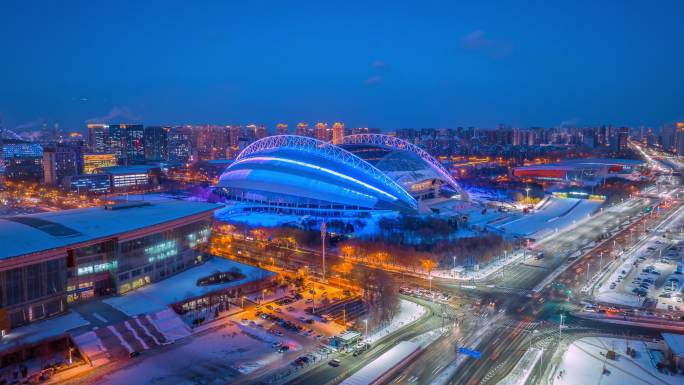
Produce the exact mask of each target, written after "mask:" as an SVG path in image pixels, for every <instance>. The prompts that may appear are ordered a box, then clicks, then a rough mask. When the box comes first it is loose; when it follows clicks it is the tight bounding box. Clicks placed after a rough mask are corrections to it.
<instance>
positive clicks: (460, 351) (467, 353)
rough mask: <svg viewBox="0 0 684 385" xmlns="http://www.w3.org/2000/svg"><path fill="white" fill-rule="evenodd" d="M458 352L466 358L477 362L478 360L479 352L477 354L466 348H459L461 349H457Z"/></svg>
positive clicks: (475, 351)
mask: <svg viewBox="0 0 684 385" xmlns="http://www.w3.org/2000/svg"><path fill="white" fill-rule="evenodd" d="M458 352H459V353H461V354H465V355H467V356H471V357H473V358H475V359H477V360H479V359H480V352H478V351H477V350H470V349H468V348H463V347H461V348H458Z"/></svg>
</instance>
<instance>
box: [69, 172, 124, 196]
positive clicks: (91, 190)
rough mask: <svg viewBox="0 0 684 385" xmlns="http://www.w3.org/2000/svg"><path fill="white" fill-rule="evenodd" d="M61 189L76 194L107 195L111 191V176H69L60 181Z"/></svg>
mask: <svg viewBox="0 0 684 385" xmlns="http://www.w3.org/2000/svg"><path fill="white" fill-rule="evenodd" d="M62 189H63V190H66V191H70V192H74V193H77V194H107V193H109V192H111V190H112V180H111V175H109V174H83V175H69V176H66V177H64V178H63V179H62Z"/></svg>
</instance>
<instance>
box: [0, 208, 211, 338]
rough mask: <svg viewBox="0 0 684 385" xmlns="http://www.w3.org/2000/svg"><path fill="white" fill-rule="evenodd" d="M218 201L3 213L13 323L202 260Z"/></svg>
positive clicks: (5, 305)
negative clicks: (6, 215)
mask: <svg viewBox="0 0 684 385" xmlns="http://www.w3.org/2000/svg"><path fill="white" fill-rule="evenodd" d="M216 208H217V206H216V205H212V204H207V203H196V202H186V201H176V200H169V201H155V202H154V203H150V202H129V203H122V204H117V205H110V206H106V207H94V208H86V209H76V210H64V211H57V212H50V213H40V214H32V215H25V216H17V217H9V218H4V219H0V242H1V243H2V244H3V245H4V246H3V247H2V248H1V249H0V260H1V261H2V263H0V308H2V311H3V312H4V313H5V315H6V317H7V319H8V322H7V324H6V325H3V326H2V327H3V329H5V332H7V328H8V327H9V328H16V327H18V326H21V325H25V324H28V323H31V322H34V321H38V320H41V319H45V318H48V317H52V316H55V315H59V314H62V313H65V312H66V311H67V309H68V302H73V301H78V300H82V299H86V298H90V297H93V296H98V295H106V294H110V293H119V294H123V293H127V292H129V291H131V290H135V289H137V288H139V287H142V286H145V285H147V284H150V283H152V282H155V281H159V280H162V279H164V278H167V277H169V276H172V275H174V274H176V273H178V272H180V271H183V270H185V269H187V268H189V267H192V266H194V265H195V264H196V263H197V262H198V261H201V250H202V249H203V248H204V247H206V244H207V242H208V240H209V235H210V232H211V223H212V217H213V216H212V213H213V210H214V209H216Z"/></svg>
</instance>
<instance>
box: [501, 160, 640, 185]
mask: <svg viewBox="0 0 684 385" xmlns="http://www.w3.org/2000/svg"><path fill="white" fill-rule="evenodd" d="M643 165H644V162H643V161H641V160H634V159H573V160H565V161H562V162H557V163H548V164H539V165H529V166H521V167H515V168H513V169H512V170H511V176H512V177H515V178H519V179H532V180H538V181H541V182H551V183H560V184H567V185H571V186H597V185H599V184H601V183H603V182H604V181H605V180H606V179H607V178H631V177H636V176H638V170H639V169H640V168H641V167H642V166H643Z"/></svg>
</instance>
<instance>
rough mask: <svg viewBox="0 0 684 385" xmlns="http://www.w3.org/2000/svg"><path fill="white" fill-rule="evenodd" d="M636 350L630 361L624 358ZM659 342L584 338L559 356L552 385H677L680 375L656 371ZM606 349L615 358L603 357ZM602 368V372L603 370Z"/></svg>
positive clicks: (682, 379)
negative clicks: (632, 350) (559, 362)
mask: <svg viewBox="0 0 684 385" xmlns="http://www.w3.org/2000/svg"><path fill="white" fill-rule="evenodd" d="M628 345H629V347H630V348H633V349H635V350H636V356H635V357H634V358H632V357H629V356H628V355H626V353H625V352H626V349H627V346H628ZM664 349H665V345H664V344H663V343H661V342H658V343H653V342H643V341H629V340H628V341H626V340H624V339H618V338H609V337H585V338H581V339H579V340H577V341H575V342H573V343H572V344H571V345H570V346H569V347H568V350H567V351H566V352H565V354H564V355H563V360H562V362H561V364H560V366H559V367H558V368H557V369H556V371H555V374H554V378H553V384H554V385H578V384H581V385H594V384H601V385H628V384H629V385H642V384H643V385H654V384H662V385H667V384H670V385H680V384H684V376H682V375H676V376H672V375H669V374H666V373H662V372H659V371H658V370H657V369H656V366H655V362H654V360H655V359H657V357H659V356H660V355H662V354H663V352H664ZM608 350H613V351H615V353H616V357H617V358H616V359H615V360H610V359H607V358H606V357H605V354H606V352H607V351H608ZM604 367H605V369H604Z"/></svg>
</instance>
